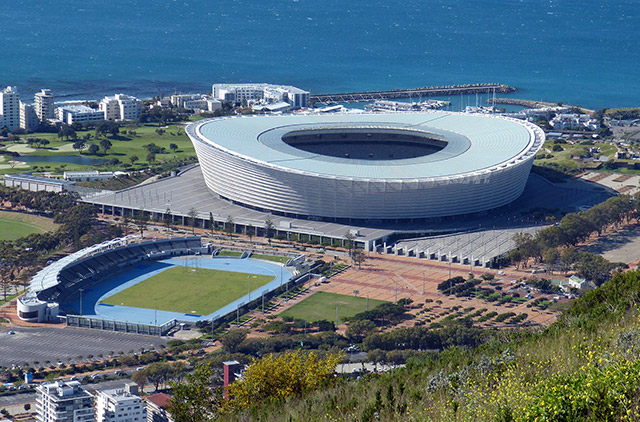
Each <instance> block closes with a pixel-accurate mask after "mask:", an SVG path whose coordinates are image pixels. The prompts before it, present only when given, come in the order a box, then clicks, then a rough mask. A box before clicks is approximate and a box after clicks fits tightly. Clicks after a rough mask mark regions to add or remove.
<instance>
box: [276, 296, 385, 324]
mask: <svg viewBox="0 0 640 422" xmlns="http://www.w3.org/2000/svg"><path fill="white" fill-rule="evenodd" d="M382 303H385V301H383V300H376V299H369V309H373V308H375V307H376V306H378V305H380V304H382ZM336 306H337V307H338V319H339V320H340V322H343V321H344V318H347V317H352V316H354V315H355V314H357V313H360V312H364V311H366V310H367V298H366V297H355V296H346V295H339V294H336V293H327V292H318V293H315V294H313V295H311V296H309V297H308V298H306V299H305V300H303V301H302V302H300V303H297V304H295V305H293V306H292V307H291V308H289V309H287V310H286V311H284V312H282V313H280V314H279V315H278V316H281V317H283V316H291V317H294V318H298V319H304V320H307V321H309V322H313V321H320V320H323V319H326V320H327V321H335V320H336Z"/></svg>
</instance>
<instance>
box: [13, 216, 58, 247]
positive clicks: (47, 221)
mask: <svg viewBox="0 0 640 422" xmlns="http://www.w3.org/2000/svg"><path fill="white" fill-rule="evenodd" d="M56 227H57V224H54V223H53V220H52V219H51V218H46V217H39V216H37V215H31V214H22V213H17V212H8V211H0V240H16V239H19V238H21V237H24V236H27V235H29V234H32V233H44V232H46V231H49V230H55V228H56Z"/></svg>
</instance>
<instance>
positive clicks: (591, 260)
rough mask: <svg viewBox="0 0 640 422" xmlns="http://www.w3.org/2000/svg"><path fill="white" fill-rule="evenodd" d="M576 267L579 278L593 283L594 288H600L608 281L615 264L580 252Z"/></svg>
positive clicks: (597, 256)
mask: <svg viewBox="0 0 640 422" xmlns="http://www.w3.org/2000/svg"><path fill="white" fill-rule="evenodd" d="M577 267H578V268H577V269H578V274H579V275H580V276H581V277H584V278H585V279H587V280H590V281H593V282H594V283H595V284H596V286H600V285H601V284H602V283H604V282H605V281H607V280H608V279H609V277H610V276H611V270H612V269H613V268H615V264H613V263H611V262H609V261H607V260H606V259H604V258H603V257H602V256H600V255H596V254H592V253H589V252H582V253H581V254H580V261H579V262H578V265H577Z"/></svg>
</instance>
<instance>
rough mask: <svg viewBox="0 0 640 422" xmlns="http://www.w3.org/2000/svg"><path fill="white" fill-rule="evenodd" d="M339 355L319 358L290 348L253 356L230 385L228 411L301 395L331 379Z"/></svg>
mask: <svg viewBox="0 0 640 422" xmlns="http://www.w3.org/2000/svg"><path fill="white" fill-rule="evenodd" d="M341 358H342V357H341V355H340V354H329V355H327V356H325V357H323V358H322V357H319V356H318V355H316V354H315V353H313V352H310V353H304V352H302V351H301V350H299V349H298V350H296V351H289V352H285V353H282V354H281V355H279V356H275V355H272V354H271V355H267V356H265V357H263V358H262V359H259V360H256V359H254V360H253V362H252V363H251V365H249V366H248V367H247V369H246V370H245V372H244V374H243V375H242V378H241V379H240V380H238V381H236V382H234V383H233V384H231V385H230V386H229V397H230V399H229V401H228V403H227V405H226V406H225V409H226V410H227V411H237V410H241V409H246V408H247V407H249V406H251V405H253V404H258V403H263V402H277V401H279V400H282V399H285V398H288V397H302V396H304V395H306V394H308V393H311V392H313V391H316V390H317V389H319V388H320V387H323V386H327V384H329V383H330V382H331V381H332V380H333V379H334V376H333V374H334V370H335V367H336V365H337V364H338V363H339V362H340V360H341Z"/></svg>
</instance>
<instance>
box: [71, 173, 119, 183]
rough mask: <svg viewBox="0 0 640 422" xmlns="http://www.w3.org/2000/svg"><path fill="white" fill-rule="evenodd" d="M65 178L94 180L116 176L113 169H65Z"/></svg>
mask: <svg viewBox="0 0 640 422" xmlns="http://www.w3.org/2000/svg"><path fill="white" fill-rule="evenodd" d="M62 177H63V178H64V180H73V181H75V182H92V181H95V180H109V179H113V178H114V177H115V173H114V172H112V171H98V170H89V171H65V172H64V173H63V174H62Z"/></svg>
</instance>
